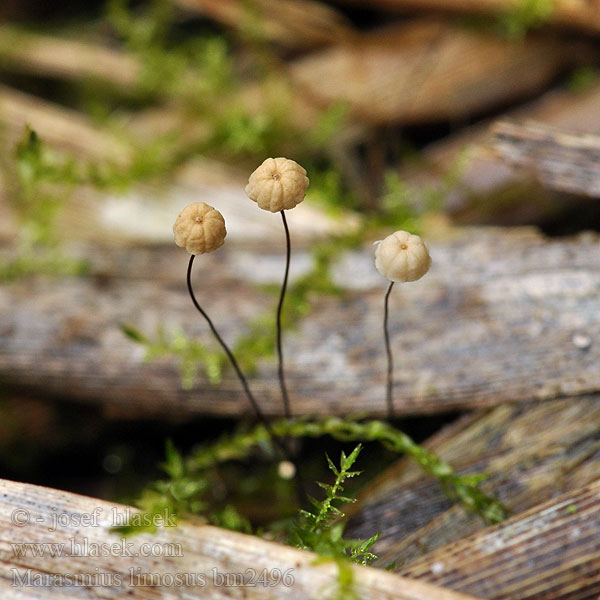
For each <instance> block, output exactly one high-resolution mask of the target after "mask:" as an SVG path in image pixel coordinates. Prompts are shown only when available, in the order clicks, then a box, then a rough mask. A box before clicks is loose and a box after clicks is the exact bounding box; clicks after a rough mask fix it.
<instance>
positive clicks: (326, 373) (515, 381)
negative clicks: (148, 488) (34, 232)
mask: <svg viewBox="0 0 600 600" xmlns="http://www.w3.org/2000/svg"><path fill="white" fill-rule="evenodd" d="M217 206H218V207H220V206H219V205H218V204H217ZM224 214H225V218H226V220H227V219H228V217H229V213H228V212H227V211H224ZM265 218H267V219H268V218H269V216H268V215H267V216H266V217H265ZM294 219H295V212H294V211H292V212H291V213H290V224H291V230H292V235H293V232H294V226H295V223H294ZM165 227H169V228H170V223H168V224H166V225H165ZM280 240H281V237H280V238H279V239H278V240H273V242H274V243H279V241H280ZM281 243H282V244H283V242H282V241H281ZM599 251H600V240H599V239H598V237H597V236H594V235H592V234H590V235H588V236H582V237H579V238H575V239H561V240H555V241H548V240H546V239H544V238H542V237H540V236H538V235H536V234H535V233H533V232H531V231H529V230H513V231H506V230H504V231H503V230H466V231H465V232H464V233H463V235H461V236H459V237H458V238H457V239H455V240H453V241H449V242H445V243H433V244H431V254H432V257H433V266H432V270H431V272H430V274H428V275H427V276H426V277H425V278H423V279H422V280H421V281H419V282H417V283H415V284H410V285H405V286H399V287H398V289H397V290H395V292H394V294H393V296H392V298H391V310H392V313H391V320H390V325H391V331H392V343H393V346H394V348H395V352H396V371H395V407H396V410H397V412H398V413H399V414H414V413H432V412H440V411H450V410H454V409H457V408H466V407H484V406H493V405H497V404H501V403H505V402H521V401H523V400H526V399H545V400H546V399H551V398H556V397H564V396H572V395H578V394H584V393H590V392H595V391H598V390H600V373H599V372H598V369H597V365H598V360H599V353H600V344H599V343H598V340H599V339H600V322H599V321H598V314H600V305H599V303H600V294H598V291H599V290H600V270H599V269H598V266H599V261H600V252H599ZM372 252H373V251H372V247H368V248H366V249H365V250H361V251H355V252H350V253H346V254H345V255H343V257H342V258H341V260H340V262H339V263H338V264H337V265H336V266H334V268H333V270H332V273H333V276H334V280H335V281H336V283H337V284H338V285H339V286H341V287H342V288H345V289H346V294H345V295H344V296H343V297H339V298H335V297H326V298H321V299H319V300H318V301H317V302H316V305H315V307H314V310H313V312H312V314H311V315H310V317H309V318H307V319H305V320H304V321H303V322H302V323H301V325H300V327H299V329H298V330H297V331H295V332H292V333H288V335H286V337H285V348H286V357H287V373H288V376H287V379H288V386H289V388H290V391H291V397H292V405H293V410H294V412H295V414H339V415H342V414H343V415H346V414H349V413H358V412H365V413H367V414H370V415H382V414H384V413H385V406H384V372H385V353H384V349H383V342H382V338H381V323H382V303H383V292H384V288H385V281H384V280H383V279H382V278H381V277H380V276H379V274H378V273H377V272H376V271H375V269H374V266H373V256H372ZM89 255H90V256H91V260H92V261H93V265H94V266H93V267H92V275H91V276H89V277H87V278H79V279H64V280H60V281H49V280H44V279H27V280H23V281H20V282H17V283H14V284H11V285H7V286H4V287H3V288H2V289H1V290H0V377H1V378H2V380H3V381H4V383H5V384H7V385H12V386H15V387H19V388H26V389H28V390H30V391H34V392H36V393H43V394H52V395H56V396H59V397H65V398H73V399H79V400H83V401H89V402H94V403H101V404H106V405H111V406H113V407H122V408H129V409H131V408H134V409H135V408H137V409H138V410H141V411H147V412H166V413H168V412H175V413H179V414H182V413H185V412H190V413H202V414H215V415H217V414H218V415H236V416H237V415H240V414H242V413H246V412H247V411H248V408H247V402H246V401H245V400H244V397H243V395H242V393H241V390H240V387H239V384H238V382H237V380H236V379H235V378H234V377H233V376H232V375H231V374H230V373H227V374H226V376H225V378H224V381H223V383H222V384H221V385H220V386H218V387H214V386H211V385H209V384H208V383H207V382H206V381H205V380H202V379H201V380H200V382H199V384H198V385H197V386H196V387H195V389H193V390H183V389H182V388H181V385H180V382H179V377H178V374H177V371H176V369H175V367H174V364H173V362H172V361H170V360H163V361H159V362H156V363H154V364H151V365H148V364H144V363H143V361H142V355H143V350H142V349H141V348H140V347H139V346H137V345H136V344H135V343H133V342H131V341H130V340H127V339H125V337H124V336H123V335H122V333H121V332H120V330H119V328H118V325H119V323H122V322H127V323H133V324H135V325H137V326H139V328H141V330H142V331H144V332H146V333H148V334H149V335H152V333H153V332H154V331H155V328H156V327H157V325H158V324H159V323H163V324H164V325H165V326H166V328H167V329H173V328H175V327H178V326H179V327H182V328H183V329H184V330H185V331H186V332H187V333H188V335H191V336H199V337H200V338H201V339H202V340H203V341H206V342H207V343H208V344H210V343H211V338H210V336H209V334H208V330H207V328H206V326H205V323H204V322H203V320H202V319H201V317H200V316H199V315H197V314H196V312H195V310H194V308H193V307H192V305H191V302H190V301H189V299H188V297H187V294H186V290H185V281H184V274H185V269H186V265H187V255H186V254H185V253H184V252H183V251H181V250H180V249H177V248H175V247H171V248H162V247H158V248H154V249H150V248H147V249H139V248H138V249H133V248H131V249H129V250H120V251H118V250H114V251H109V250H102V249H100V248H98V249H95V250H94V251H93V252H91V253H90V254H89ZM292 264H293V270H292V276H293V278H295V277H297V276H299V275H300V274H301V273H303V272H305V270H306V269H307V268H309V266H310V259H309V256H308V253H307V252H306V250H304V251H303V250H301V249H300V248H298V247H296V250H295V254H294V259H293V261H292ZM283 266H284V256H283V251H280V250H279V249H277V250H272V249H271V248H269V247H262V248H260V247H255V248H249V247H248V246H242V247H240V246H236V245H235V244H230V245H229V246H228V245H225V246H224V248H223V249H222V250H219V251H218V252H216V253H214V254H212V255H207V256H205V257H203V258H202V259H201V260H199V261H198V262H197V265H196V267H195V269H196V271H195V281H196V289H197V294H198V297H199V299H200V301H201V302H202V304H203V305H204V307H205V308H206V310H207V311H208V313H209V314H210V315H211V316H212V317H213V319H214V321H215V322H216V324H217V327H218V328H219V329H220V330H221V331H222V333H223V335H224V337H225V338H226V339H227V340H229V341H230V342H234V341H235V339H236V338H237V337H238V336H239V335H240V334H243V333H244V332H245V331H247V322H248V320H250V319H252V318H253V317H256V316H258V315H260V314H264V313H265V311H267V312H270V311H274V307H275V301H276V298H275V297H274V296H271V295H268V294H266V293H264V292H261V291H259V290H257V289H256V284H257V283H275V284H277V283H279V281H280V279H281V274H282V272H283ZM276 380H277V378H276V368H275V364H274V362H273V361H265V362H261V363H260V366H259V370H258V373H257V375H256V377H254V378H253V380H252V387H253V388H254V390H255V392H256V395H257V396H258V398H259V401H260V402H261V404H262V407H263V410H264V411H265V412H266V413H267V414H270V415H275V414H281V402H280V398H279V394H278V391H277V389H278V388H277V385H276Z"/></svg>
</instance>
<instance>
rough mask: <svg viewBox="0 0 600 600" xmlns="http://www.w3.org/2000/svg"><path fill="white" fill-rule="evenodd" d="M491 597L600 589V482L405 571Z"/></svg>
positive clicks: (549, 598) (583, 595)
mask: <svg viewBox="0 0 600 600" xmlns="http://www.w3.org/2000/svg"><path fill="white" fill-rule="evenodd" d="M400 572H401V573H402V574H403V575H406V576H408V577H416V578H418V579H420V580H423V581H428V582H431V583H435V584H437V585H442V586H447V587H449V588H452V589H454V590H458V591H462V592H465V593H469V594H475V595H477V596H478V597H481V598H487V599H489V600H500V599H502V600H509V599H510V600H514V599H515V598H519V599H520V600H525V599H528V600H529V599H531V600H533V599H534V598H535V599H536V600H541V599H542V598H543V599H544V600H584V599H590V600H592V599H595V598H598V595H599V594H600V481H596V482H595V483H593V484H591V485H589V486H586V487H584V488H582V489H578V490H575V491H573V492H570V493H568V494H564V495H563V496H560V497H558V498H553V499H552V500H550V501H548V502H546V503H545V504H542V505H540V506H536V507H535V508H533V509H531V510H529V511H527V512H525V513H523V514H520V515H517V516H515V517H514V518H512V519H510V520H508V521H506V522H505V523H503V524H501V525H499V526H496V527H494V528H490V529H486V530H483V531H480V532H478V533H476V534H474V535H472V536H469V537H467V538H465V539H463V540H461V541H459V542H456V543H454V544H449V545H448V546H445V547H443V548H440V549H439V550H436V551H435V552H432V553H430V554H428V555H427V556H425V557H424V558H422V559H420V560H418V561H417V562H415V563H413V564H412V565H410V566H409V567H407V568H405V569H402V570H401V571H400Z"/></svg>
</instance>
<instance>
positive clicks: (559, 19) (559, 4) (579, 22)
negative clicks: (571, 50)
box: [345, 0, 600, 32]
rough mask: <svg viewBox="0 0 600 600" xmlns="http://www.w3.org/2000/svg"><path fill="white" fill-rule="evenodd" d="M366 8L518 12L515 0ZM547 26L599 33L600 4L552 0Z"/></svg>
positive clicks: (410, 0) (397, 1)
mask: <svg viewBox="0 0 600 600" xmlns="http://www.w3.org/2000/svg"><path fill="white" fill-rule="evenodd" d="M345 1H346V2H347V3H348V4H350V3H352V4H357V3H358V4H367V3H366V2H363V0H345ZM368 4H369V6H371V7H372V6H377V7H379V8H383V9H389V10H395V11H398V10H400V11H405V10H406V9H419V10H423V9H435V10H442V11H451V12H459V13H467V14H471V13H476V14H477V13H479V14H491V15H499V14H502V13H508V14H510V13H514V12H517V11H518V10H519V8H520V7H519V3H518V2H515V0H375V1H374V2H368ZM544 19H545V20H547V21H548V22H549V23H557V24H561V25H567V26H569V27H577V28H581V29H584V30H586V31H592V32H596V31H600V4H599V3H598V1H597V0H583V1H575V2H574V1H573V0H553V1H552V3H551V4H550V5H549V9H548V12H547V14H546V15H545V17H544Z"/></svg>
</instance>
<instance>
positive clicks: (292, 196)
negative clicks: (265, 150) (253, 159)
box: [246, 157, 309, 213]
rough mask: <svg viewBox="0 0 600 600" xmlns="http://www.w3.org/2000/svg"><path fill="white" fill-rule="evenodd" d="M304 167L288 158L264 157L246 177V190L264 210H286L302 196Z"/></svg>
mask: <svg viewBox="0 0 600 600" xmlns="http://www.w3.org/2000/svg"><path fill="white" fill-rule="evenodd" d="M308 184H309V180H308V177H307V176H306V170H305V169H304V168H303V167H301V166H300V165H299V164H298V163H297V162H295V161H293V160H290V159H289V158H281V157H280V158H267V159H266V160H265V161H264V162H263V163H262V165H260V167H258V169H256V171H254V173H252V175H250V179H249V180H248V185H247V186H246V194H248V197H249V198H250V200H254V202H256V203H257V204H258V206H260V208H262V209H263V210H268V211H270V212H273V213H275V212H279V211H281V210H289V209H290V208H294V206H296V205H297V204H299V203H300V202H302V200H304V194H305V193H306V188H307V187H308Z"/></svg>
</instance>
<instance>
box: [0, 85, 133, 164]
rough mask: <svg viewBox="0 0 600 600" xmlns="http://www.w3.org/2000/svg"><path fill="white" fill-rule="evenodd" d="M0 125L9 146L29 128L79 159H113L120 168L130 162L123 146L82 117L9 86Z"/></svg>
mask: <svg viewBox="0 0 600 600" xmlns="http://www.w3.org/2000/svg"><path fill="white" fill-rule="evenodd" d="M0 124H1V126H2V132H1V134H2V136H3V137H4V136H6V138H7V140H6V141H7V142H8V143H9V144H10V143H14V142H15V141H16V140H18V139H20V138H21V137H22V135H23V131H24V128H25V126H27V125H29V126H31V127H33V128H35V129H36V131H37V133H38V134H39V135H40V137H42V139H44V140H45V141H47V142H48V143H50V144H56V145H57V146H59V147H61V148H64V149H67V150H69V151H71V152H76V153H77V154H78V155H83V156H86V157H90V158H94V159H99V158H104V159H106V158H110V159H112V161H114V162H115V163H116V164H120V163H122V162H123V161H125V160H127V159H128V158H129V156H128V153H127V149H126V147H125V146H124V145H123V144H122V143H120V142H119V141H118V140H117V139H116V138H115V137H113V136H110V135H108V134H107V133H105V132H104V131H102V130H100V129H99V128H98V127H95V126H94V125H93V124H92V123H91V121H90V119H89V118H87V117H85V116H84V115H82V114H81V113H79V112H77V111H74V110H71V109H67V108H63V107H61V106H58V105H56V104H52V103H49V102H45V101H43V100H39V99H38V98H36V97H34V96H31V95H29V94H25V93H23V92H18V91H16V90H14V89H11V88H8V87H6V86H0Z"/></svg>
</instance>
